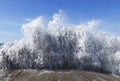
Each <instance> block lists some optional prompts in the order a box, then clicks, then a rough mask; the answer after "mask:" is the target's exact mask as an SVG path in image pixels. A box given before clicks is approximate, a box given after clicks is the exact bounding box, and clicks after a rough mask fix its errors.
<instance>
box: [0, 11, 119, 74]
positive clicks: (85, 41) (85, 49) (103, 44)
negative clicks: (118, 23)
mask: <svg viewBox="0 0 120 81" xmlns="http://www.w3.org/2000/svg"><path fill="white" fill-rule="evenodd" d="M97 24H98V22H97V21H95V20H92V21H89V22H88V23H82V24H78V25H73V24H71V23H69V21H68V20H67V19H66V18H65V17H64V15H63V14H62V11H59V12H58V13H55V14H54V15H53V17H52V19H51V20H50V21H49V22H48V24H45V23H44V18H43V17H42V16H40V17H38V18H36V19H34V20H32V21H30V22H28V23H26V24H24V25H23V26H22V31H23V34H24V38H22V39H21V40H19V41H15V42H14V43H12V44H9V43H6V44H4V45H3V46H2V47H1V48H0V55H1V56H0V68H1V69H51V70H54V69H78V70H88V71H98V72H104V73H114V74H120V37H118V36H115V35H111V34H108V33H106V32H101V31H98V30H95V28H94V27H96V26H97Z"/></svg>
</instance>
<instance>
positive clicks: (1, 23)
mask: <svg viewBox="0 0 120 81" xmlns="http://www.w3.org/2000/svg"><path fill="white" fill-rule="evenodd" d="M0 25H14V26H21V24H20V23H14V22H0Z"/></svg>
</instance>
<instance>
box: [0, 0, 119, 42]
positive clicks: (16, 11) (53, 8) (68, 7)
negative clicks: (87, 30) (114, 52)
mask: <svg viewBox="0 0 120 81" xmlns="http://www.w3.org/2000/svg"><path fill="white" fill-rule="evenodd" d="M59 9H61V10H64V11H65V13H66V14H68V17H69V19H70V20H71V21H72V22H73V23H78V22H84V21H88V20H92V19H95V20H102V25H101V27H100V29H101V30H105V31H109V32H113V33H116V34H120V0H0V42H7V41H14V40H15V39H17V40H19V39H21V38H22V36H23V35H22V33H21V25H22V24H24V23H25V22H26V19H32V18H35V17H38V16H40V15H42V16H45V17H47V18H50V17H51V16H52V15H53V14H54V13H55V12H58V10H59Z"/></svg>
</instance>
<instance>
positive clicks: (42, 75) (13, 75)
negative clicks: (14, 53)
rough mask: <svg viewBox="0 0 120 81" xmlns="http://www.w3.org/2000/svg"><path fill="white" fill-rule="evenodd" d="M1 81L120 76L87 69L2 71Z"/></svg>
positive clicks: (89, 80)
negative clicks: (87, 70)
mask: <svg viewBox="0 0 120 81" xmlns="http://www.w3.org/2000/svg"><path fill="white" fill-rule="evenodd" d="M0 81H120V77H119V76H113V75H107V74H101V73H95V72H86V71H48V70H9V71H0Z"/></svg>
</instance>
